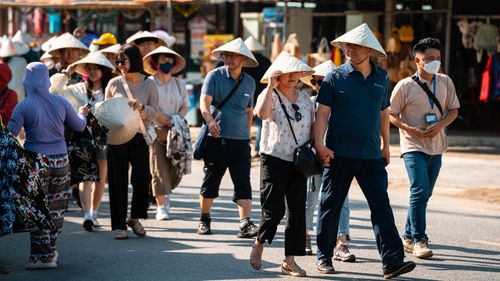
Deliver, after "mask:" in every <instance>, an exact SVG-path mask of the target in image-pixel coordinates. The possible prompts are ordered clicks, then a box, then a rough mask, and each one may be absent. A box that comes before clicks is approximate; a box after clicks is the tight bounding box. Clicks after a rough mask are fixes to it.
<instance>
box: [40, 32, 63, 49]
mask: <svg viewBox="0 0 500 281" xmlns="http://www.w3.org/2000/svg"><path fill="white" fill-rule="evenodd" d="M57 37H59V36H57V35H55V36H52V37H51V38H50V39H49V40H47V41H45V42H44V43H43V44H42V47H41V48H42V51H44V52H47V51H48V50H50V47H51V46H52V44H53V43H54V41H55V40H56V39H57Z"/></svg>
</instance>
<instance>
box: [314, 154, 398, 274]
mask: <svg viewBox="0 0 500 281" xmlns="http://www.w3.org/2000/svg"><path fill="white" fill-rule="evenodd" d="M353 178H356V180H357V181H358V184H359V186H360V187H361V190H362V191H363V194H364V195H365V197H366V200H367V201H368V206H369V207H370V212H371V221H372V226H373V232H374V234H375V240H376V242H377V249H378V251H379V253H380V256H381V258H382V263H383V264H384V265H385V264H393V263H398V262H401V261H403V258H404V252H403V244H402V242H401V238H400V237H399V235H398V230H397V229H396V225H395V223H394V215H393V213H392V208H391V205H390V202H389V195H388V194H387V183H388V182H387V172H386V170H385V162H384V160H383V159H382V158H380V159H353V158H343V157H335V158H334V159H333V161H332V162H331V165H330V167H327V168H325V171H324V172H323V187H322V189H321V201H320V204H319V212H318V224H317V227H318V229H317V245H318V253H317V257H318V259H331V258H332V254H333V248H334V247H335V245H336V243H337V233H338V227H339V219H340V212H341V210H342V205H344V201H345V198H346V196H347V193H348V192H349V187H350V186H351V182H352V180H353Z"/></svg>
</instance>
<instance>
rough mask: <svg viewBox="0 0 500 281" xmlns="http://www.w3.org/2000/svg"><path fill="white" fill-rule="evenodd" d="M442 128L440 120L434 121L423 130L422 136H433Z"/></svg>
mask: <svg viewBox="0 0 500 281" xmlns="http://www.w3.org/2000/svg"><path fill="white" fill-rule="evenodd" d="M442 129H443V125H442V124H441V122H437V123H434V124H433V125H431V126H430V127H428V128H427V129H426V130H425V131H424V137H426V138H433V137H435V136H437V135H438V134H439V133H440V132H441V130H442Z"/></svg>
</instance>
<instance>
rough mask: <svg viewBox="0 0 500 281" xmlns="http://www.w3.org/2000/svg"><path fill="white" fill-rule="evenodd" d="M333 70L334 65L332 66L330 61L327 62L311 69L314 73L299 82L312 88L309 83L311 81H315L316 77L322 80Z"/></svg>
mask: <svg viewBox="0 0 500 281" xmlns="http://www.w3.org/2000/svg"><path fill="white" fill-rule="evenodd" d="M335 68H337V67H336V66H335V64H333V62H332V61H331V60H327V61H325V62H323V63H321V64H319V65H317V66H315V67H314V68H313V70H314V73H313V74H311V75H307V76H304V77H302V78H300V81H302V83H304V84H306V85H308V86H310V87H311V88H314V85H312V83H311V80H312V79H315V78H318V77H321V78H323V77H325V76H326V75H327V74H328V73H330V72H332V71H333V70H334V69H335Z"/></svg>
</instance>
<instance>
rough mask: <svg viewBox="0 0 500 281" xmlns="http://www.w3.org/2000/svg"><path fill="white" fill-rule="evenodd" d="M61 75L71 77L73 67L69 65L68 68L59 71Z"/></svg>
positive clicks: (73, 70)
mask: <svg viewBox="0 0 500 281" xmlns="http://www.w3.org/2000/svg"><path fill="white" fill-rule="evenodd" d="M61 73H62V74H64V75H66V76H67V77H68V78H70V77H71V75H73V73H75V66H74V65H70V66H68V68H66V69H64V70H63V71H61Z"/></svg>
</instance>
